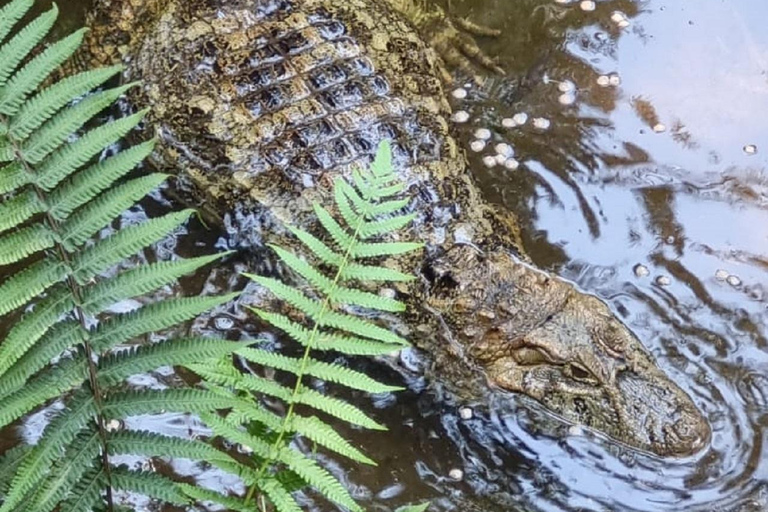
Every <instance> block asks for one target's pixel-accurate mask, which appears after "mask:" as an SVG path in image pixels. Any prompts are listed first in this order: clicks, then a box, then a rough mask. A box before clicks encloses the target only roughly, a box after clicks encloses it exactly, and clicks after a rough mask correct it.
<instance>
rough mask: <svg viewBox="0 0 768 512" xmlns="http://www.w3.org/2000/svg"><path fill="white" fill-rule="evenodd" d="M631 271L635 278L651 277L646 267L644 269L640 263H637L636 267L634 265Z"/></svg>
mask: <svg viewBox="0 0 768 512" xmlns="http://www.w3.org/2000/svg"><path fill="white" fill-rule="evenodd" d="M632 270H633V271H634V272H635V275H636V276H637V277H647V276H649V275H651V271H650V270H648V267H646V266H645V265H643V264H642V263H638V264H637V265H635V266H634V268H633V269H632Z"/></svg>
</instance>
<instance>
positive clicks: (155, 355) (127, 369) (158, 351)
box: [99, 338, 241, 387]
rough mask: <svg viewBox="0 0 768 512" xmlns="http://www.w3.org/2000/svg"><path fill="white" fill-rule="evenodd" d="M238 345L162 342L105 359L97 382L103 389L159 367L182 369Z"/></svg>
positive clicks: (201, 340) (207, 341)
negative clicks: (186, 365) (178, 367)
mask: <svg viewBox="0 0 768 512" xmlns="http://www.w3.org/2000/svg"><path fill="white" fill-rule="evenodd" d="M240 347H241V345H240V344H239V343H236V342H233V341H224V340H214V339H208V338H190V339H181V340H170V341H164V342H161V343H158V344H155V345H149V346H145V347H139V348H135V349H131V350H127V351H122V352H119V353H117V354H111V355H109V356H107V358H105V360H104V361H103V362H102V363H101V365H100V368H99V382H100V383H101V384H102V385H103V386H106V387H109V386H113V385H115V384H119V383H120V382H122V380H123V379H125V378H127V377H130V376H131V375H136V374H139V373H144V372H148V371H151V370H154V369H157V368H159V367H161V366H183V365H185V364H192V363H195V362H198V361H205V360H208V359H219V358H221V357H222V356H225V355H228V354H231V353H233V352H235V351H236V350H237V349H238V348H240Z"/></svg>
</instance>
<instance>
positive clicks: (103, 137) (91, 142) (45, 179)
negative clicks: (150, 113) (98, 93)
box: [25, 84, 147, 190]
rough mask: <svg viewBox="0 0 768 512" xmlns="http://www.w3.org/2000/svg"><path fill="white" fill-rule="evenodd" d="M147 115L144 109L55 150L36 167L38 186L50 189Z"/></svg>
mask: <svg viewBox="0 0 768 512" xmlns="http://www.w3.org/2000/svg"><path fill="white" fill-rule="evenodd" d="M131 85H133V84H128V85H125V86H123V87H118V88H117V90H116V91H115V93H117V92H125V91H126V90H127V89H128V88H129V86H131ZM146 112H147V111H146V110H142V111H140V112H137V113H136V114H133V115H132V116H128V117H123V118H120V119H118V120H116V121H111V122H109V123H106V124H102V125H101V126H99V127H98V128H94V129H93V130H91V131H89V132H87V133H86V134H85V135H83V136H82V137H80V138H78V139H77V140H76V141H75V142H72V143H69V144H67V145H65V146H63V147H62V148H60V149H58V150H56V152H55V153H53V154H52V155H51V156H49V157H48V158H46V159H45V160H44V161H43V162H42V164H41V165H40V166H39V167H38V169H37V179H36V183H37V185H38V186H39V187H41V188H42V189H44V190H51V189H52V188H53V187H55V186H56V185H58V184H59V183H60V182H61V180H63V179H64V178H66V177H67V176H69V175H70V174H72V172H74V171H75V170H76V169H79V168H80V166H82V165H84V164H85V163H86V162H88V161H89V160H90V159H91V158H93V157H94V156H96V155H98V154H99V153H101V152H102V151H103V150H104V149H106V148H107V147H108V146H109V145H111V144H113V143H115V142H117V141H118V140H120V139H121V138H123V137H124V136H125V135H126V134H128V132H130V131H131V130H132V129H133V128H135V127H136V125H138V124H139V122H141V120H142V119H143V118H144V116H145V115H146ZM25 156H26V152H25ZM28 158H29V157H28Z"/></svg>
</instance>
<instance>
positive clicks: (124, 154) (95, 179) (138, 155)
mask: <svg viewBox="0 0 768 512" xmlns="http://www.w3.org/2000/svg"><path fill="white" fill-rule="evenodd" d="M154 147H155V141H154V140H150V141H147V142H144V143H142V144H139V145H137V146H133V147H131V148H129V149H125V150H123V151H121V152H119V153H118V154H116V155H114V156H111V157H109V158H106V159H104V160H102V161H101V162H99V163H97V164H95V165H92V166H91V167H89V168H87V169H85V170H84V171H80V172H78V173H77V174H75V175H74V176H72V177H71V178H70V179H69V180H67V181H65V182H64V183H62V184H61V185H59V187H58V188H56V189H55V190H54V191H53V192H52V193H51V195H50V200H49V203H50V205H51V206H50V209H49V213H50V214H51V216H53V218H55V219H56V220H58V221H63V220H64V219H66V218H67V217H69V215H70V214H71V213H72V212H73V211H74V210H75V209H76V208H79V207H80V206H82V205H84V204H86V203H87V202H88V201H90V200H91V199H93V198H94V197H96V196H97V195H98V194H99V193H101V192H103V191H104V190H106V189H107V188H109V186H110V185H112V183H114V182H115V181H116V180H118V179H119V178H121V177H123V176H125V175H126V174H128V172H129V171H130V170H131V169H133V168H134V167H136V166H137V165H138V164H139V162H141V161H142V160H143V159H144V158H146V157H147V156H148V155H149V154H150V153H151V152H152V149H153V148H154Z"/></svg>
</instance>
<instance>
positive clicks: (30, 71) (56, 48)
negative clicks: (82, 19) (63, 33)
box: [0, 29, 87, 116]
mask: <svg viewBox="0 0 768 512" xmlns="http://www.w3.org/2000/svg"><path fill="white" fill-rule="evenodd" d="M86 32H87V29H81V30H78V31H77V32H75V33H74V34H71V35H70V36H68V37H66V38H64V39H62V40H61V41H59V42H57V43H55V44H53V45H51V46H49V47H48V48H46V50H45V51H44V52H43V53H41V54H40V55H38V56H37V57H35V58H34V59H32V60H31V61H30V62H29V64H27V65H26V66H24V67H23V68H22V69H21V70H20V71H18V72H17V73H16V74H15V75H14V76H13V78H11V79H10V80H9V81H8V83H7V84H6V85H5V87H3V88H2V89H0V113H3V114H5V115H7V116H12V115H14V114H16V112H17V111H18V109H19V107H20V106H21V105H22V103H23V102H24V100H25V99H27V96H28V95H29V94H30V93H32V92H33V91H34V90H35V89H37V87H38V86H39V85H40V84H41V83H42V82H43V80H45V78H46V77H47V76H48V75H50V74H51V72H53V70H54V69H56V68H57V67H59V65H61V64H62V63H64V61H65V60H67V59H68V58H69V57H71V56H72V54H74V53H75V51H76V50H77V48H78V47H79V46H80V43H82V41H83V36H84V35H85V33H86Z"/></svg>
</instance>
